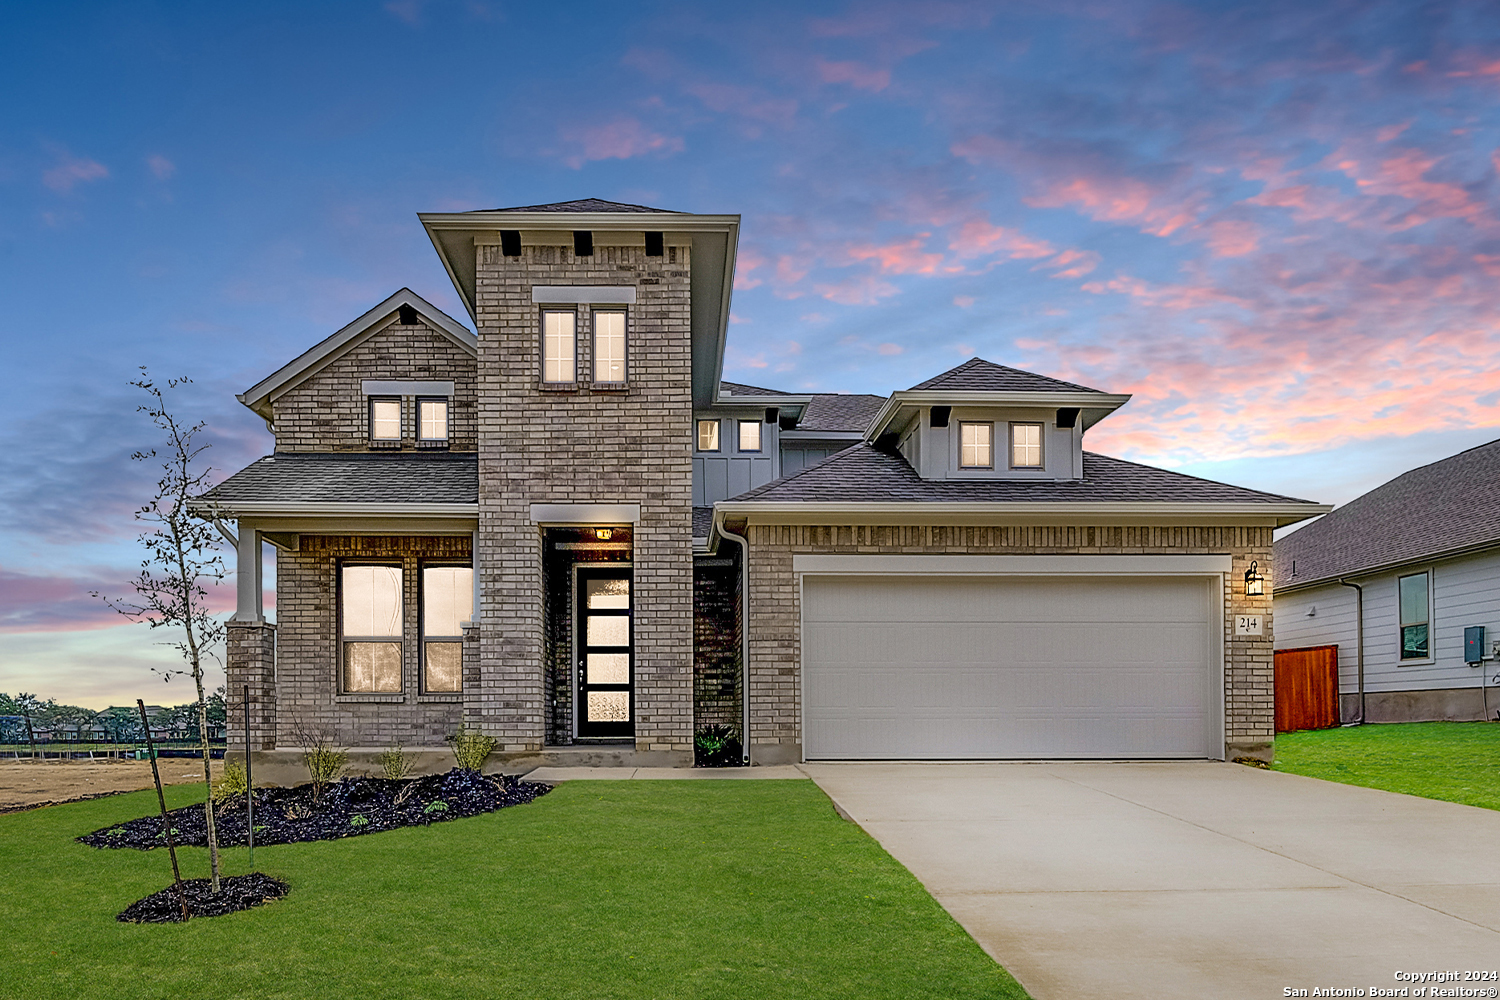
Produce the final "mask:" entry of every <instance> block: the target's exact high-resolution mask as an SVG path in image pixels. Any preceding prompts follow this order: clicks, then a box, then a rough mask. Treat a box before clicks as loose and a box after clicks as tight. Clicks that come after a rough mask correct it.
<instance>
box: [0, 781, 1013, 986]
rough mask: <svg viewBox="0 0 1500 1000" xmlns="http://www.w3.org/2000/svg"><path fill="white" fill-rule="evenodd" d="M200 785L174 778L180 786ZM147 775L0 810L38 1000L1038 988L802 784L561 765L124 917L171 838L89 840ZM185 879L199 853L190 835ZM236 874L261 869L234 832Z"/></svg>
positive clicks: (232, 867)
mask: <svg viewBox="0 0 1500 1000" xmlns="http://www.w3.org/2000/svg"><path fill="white" fill-rule="evenodd" d="M200 788H201V786H197V787H195V786H191V785H183V786H177V787H173V788H169V789H168V790H167V796H168V804H169V805H172V806H176V805H182V804H185V803H187V802H189V801H191V800H193V799H194V798H195V796H196V795H197V794H199V792H198V789H200ZM154 800H155V795H154V793H148V792H138V793H132V794H130V795H123V796H116V797H112V798H105V799H97V800H93V801H90V802H79V803H73V804H69V805H63V806H53V807H50V808H45V809H38V810H34V811H31V812H25V813H15V814H11V815H5V816H0V872H3V873H4V891H0V923H3V926H4V927H5V928H6V934H5V935H4V938H3V941H0V968H3V969H4V970H5V972H4V982H5V984H6V986H5V989H7V990H13V991H16V992H14V993H13V994H11V995H16V996H25V997H28V998H44V997H67V998H70V1000H71V998H76V997H80V996H90V997H110V998H113V1000H127V998H143V1000H144V998H151V1000H167V998H170V1000H194V998H200V997H201V998H209V997H212V998H215V1000H217V998H229V997H246V998H248V997H254V998H257V1000H264V998H274V997H287V998H297V1000H302V998H307V997H362V998H363V997H400V998H403V1000H405V998H411V997H422V998H441V997H464V998H474V997H486V998H488V997H525V998H551V997H559V998H560V997H580V998H584V997H587V998H607V997H620V998H632V1000H634V998H648V997H657V998H670V997H705V998H714V1000H719V998H731V997H746V998H752V997H753V998H757V1000H764V998H778V1000H779V998H793V997H851V998H854V997H857V998H861V1000H874V998H881V997H891V998H918V997H932V998H944V1000H951V998H963V997H985V998H999V997H1025V996H1026V994H1025V992H1024V991H1023V990H1022V989H1021V988H1020V986H1019V985H1017V984H1016V983H1015V981H1014V980H1013V979H1011V978H1010V976H1009V975H1008V974H1007V973H1006V972H1005V971H1004V970H1003V969H1001V968H1000V967H999V966H997V965H996V964H995V963H994V962H993V961H992V960H991V959H990V958H989V957H988V956H986V955H985V954H984V953H983V952H982V951H981V950H980V949H979V947H978V946H977V945H976V944H975V943H974V942H973V940H972V939H971V938H970V937H969V936H968V935H967V934H966V933H965V932H964V931H963V929H962V928H960V927H959V926H958V925H957V924H956V923H954V921H953V920H952V918H950V917H949V916H948V915H947V913H946V912H944V911H943V909H942V908H941V907H939V906H938V904H937V903H936V902H935V901H934V900H933V899H932V898H931V897H930V896H929V895H928V894H927V893H926V891H925V890H923V888H922V886H921V885H920V883H918V882H917V880H916V879H915V878H913V877H912V875H911V874H910V873H908V872H907V871H906V870H905V869H904V868H902V867H901V866H900V865H899V864H898V863H897V862H896V861H895V860H894V859H892V858H891V857H890V856H889V855H888V854H886V853H885V852H884V851H883V850H882V849H881V848H880V846H879V845H878V844H876V843H875V842H874V841H873V840H872V839H870V837H868V836H867V835H866V834H865V833H864V832H863V831H862V830H860V829H859V828H858V827H857V826H855V825H854V824H852V823H848V822H845V821H844V820H841V819H839V818H838V817H837V816H836V815H835V813H834V811H833V807H832V804H831V803H830V802H829V801H828V799H827V798H826V797H825V796H824V795H823V793H822V792H820V791H819V790H818V788H817V787H816V786H815V785H813V784H812V783H811V782H804V781H659V782H646V781H599V782H570V783H567V784H564V785H561V786H559V787H558V788H557V789H556V790H555V791H553V792H552V793H551V794H549V795H546V796H544V797H542V798H541V799H538V800H537V801H536V802H535V803H532V804H531V805H526V806H519V807H515V808H510V809H503V810H501V811H499V812H496V813H491V814H489V815H486V816H479V817H475V818H472V819H464V820H456V821H454V822H451V823H444V824H439V825H436V826H433V827H429V828H426V829H408V830H396V831H391V832H387V833H378V834H373V835H370V836H365V837H358V838H353V839H349V840H343V841H332V842H325V843H316V844H295V845H287V846H281V847H271V848H261V849H258V850H257V851H256V852H255V860H256V862H257V867H258V868H260V869H261V870H262V871H265V872H267V873H269V874H271V875H275V876H277V877H279V878H282V879H284V880H285V881H287V882H289V883H291V886H292V891H291V894H290V895H289V896H288V897H287V898H286V899H284V900H281V901H279V902H276V903H271V904H268V905H266V906H263V907H259V908H257V909H254V910H249V911H246V912H244V913H238V914H234V915H231V916H228V917H218V918H213V919H201V920H194V921H191V922H189V923H187V924H185V925H181V926H178V925H145V926H142V925H133V924H121V923H117V922H116V921H115V919H114V915H115V914H116V913H117V912H118V911H120V910H121V909H123V908H124V907H125V906H126V905H127V904H129V903H130V902H132V901H133V900H135V899H137V898H139V897H141V896H144V895H146V894H148V893H150V892H154V891H155V890H157V889H160V888H162V887H163V886H165V885H167V884H168V883H169V882H170V881H171V874H170V868H169V866H168V862H167V856H166V852H165V851H152V852H149V853H142V852H137V851H129V850H96V849H93V848H89V847H84V846H83V845H81V844H76V843H74V842H73V841H72V838H73V837H74V836H77V835H78V834H81V833H85V832H88V831H90V830H94V829H97V828H99V827H102V826H106V825H109V824H112V823H116V822H119V821H121V820H125V819H129V818H132V817H135V816H140V815H144V814H147V813H149V812H151V811H153V810H154V807H155V801H154ZM182 854H183V856H184V858H185V862H184V863H185V866H186V870H185V871H184V873H183V874H184V876H185V877H192V876H200V875H205V874H207V867H208V863H207V852H206V851H204V850H200V849H193V850H187V851H184V852H182ZM225 855H226V864H225V869H226V874H238V873H240V872H243V871H245V870H246V868H245V851H244V849H243V848H236V849H232V850H228V851H226V852H225Z"/></svg>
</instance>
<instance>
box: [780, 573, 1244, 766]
mask: <svg viewBox="0 0 1500 1000" xmlns="http://www.w3.org/2000/svg"><path fill="white" fill-rule="evenodd" d="M1216 586H1217V581H1215V582H1214V584H1213V586H1211V584H1210V580H1209V579H1206V578H1203V577H1154V578H1153V577H1134V578H1129V577H1127V578H1118V577H1116V578H1110V577H1014V576H1007V577H951V576H949V577H944V576H812V575H809V576H807V577H805V578H804V581H803V618H802V654H803V679H804V695H805V701H804V716H803V722H804V726H805V732H804V746H805V754H806V756H807V757H808V759H824V760H829V759H918V758H927V759H933V758H938V759H941V758H960V759H961V758H969V759H973V758H1002V759H1003V758H1068V757H1093V758H1100V757H1103V758H1120V757H1124V758H1151V757H1211V756H1219V755H1220V754H1221V753H1222V745H1221V744H1219V739H1220V737H1219V719H1220V716H1221V711H1220V703H1221V695H1220V694H1219V685H1218V684H1217V683H1215V679H1214V673H1215V670H1216V669H1217V663H1218V654H1217V650H1218V648H1219V647H1218V644H1217V642H1216V630H1215V628H1214V627H1213V625H1212V624H1211V623H1215V622H1219V621H1221V620H1222V619H1221V618H1220V615H1219V612H1218V610H1217V604H1216V601H1215V599H1214V598H1215V594H1216V590H1215V589H1213V587H1216Z"/></svg>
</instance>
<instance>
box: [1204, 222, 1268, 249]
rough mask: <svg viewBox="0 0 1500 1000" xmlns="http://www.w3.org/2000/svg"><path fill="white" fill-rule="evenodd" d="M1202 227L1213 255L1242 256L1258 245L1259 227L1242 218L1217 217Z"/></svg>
mask: <svg viewBox="0 0 1500 1000" xmlns="http://www.w3.org/2000/svg"><path fill="white" fill-rule="evenodd" d="M1203 228H1204V229H1206V230H1207V231H1208V249H1209V252H1211V253H1212V254H1213V255H1214V256H1215V257H1243V256H1245V255H1246V254H1248V253H1253V252H1254V251H1255V249H1256V248H1257V247H1259V246H1260V228H1259V227H1258V226H1256V225H1255V224H1254V223H1252V222H1246V221H1245V220H1243V219H1218V220H1216V221H1214V222H1210V223H1208V224H1207V225H1205V226H1204V227H1203Z"/></svg>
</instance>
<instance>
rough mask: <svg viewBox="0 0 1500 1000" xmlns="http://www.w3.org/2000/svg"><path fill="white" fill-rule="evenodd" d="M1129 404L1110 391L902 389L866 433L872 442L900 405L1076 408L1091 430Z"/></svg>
mask: <svg viewBox="0 0 1500 1000" xmlns="http://www.w3.org/2000/svg"><path fill="white" fill-rule="evenodd" d="M1128 402H1130V395H1129V394H1128V393H1125V394H1121V393H1109V392H1063V391H1058V392H1015V391H1009V392H998V391H982V390H975V389H970V390H962V391H959V390H944V389H903V390H900V391H898V392H893V393H891V395H890V398H889V399H887V400H886V401H885V404H884V405H883V406H881V408H880V410H879V412H877V413H876V414H875V419H874V420H872V421H871V422H870V426H869V428H867V429H866V431H865V440H867V441H871V442H873V441H874V440H875V439H876V438H878V437H879V436H880V435H881V434H882V433H884V431H885V429H886V427H887V426H888V425H889V424H890V423H891V421H892V420H894V419H895V418H896V416H897V414H899V413H900V412H901V409H902V407H903V406H911V407H918V408H920V407H926V406H1037V407H1046V408H1048V409H1053V408H1057V409H1061V408H1064V407H1077V408H1078V409H1079V410H1080V411H1081V412H1082V416H1083V428H1084V430H1088V429H1089V428H1090V427H1092V426H1094V424H1097V423H1098V422H1099V421H1101V420H1103V419H1104V418H1105V417H1107V416H1109V415H1110V414H1111V413H1113V412H1114V411H1115V410H1118V409H1119V408H1120V407H1122V406H1124V405H1125V404H1126V403H1128Z"/></svg>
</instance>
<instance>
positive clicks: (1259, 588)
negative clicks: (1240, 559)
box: [1245, 559, 1266, 597]
mask: <svg viewBox="0 0 1500 1000" xmlns="http://www.w3.org/2000/svg"><path fill="white" fill-rule="evenodd" d="M1265 592H1266V578H1265V577H1263V576H1261V575H1260V562H1259V561H1258V560H1254V559H1252V560H1251V561H1250V568H1249V569H1247V570H1245V596H1246V597H1259V596H1260V595H1262V594H1264V593H1265Z"/></svg>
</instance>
